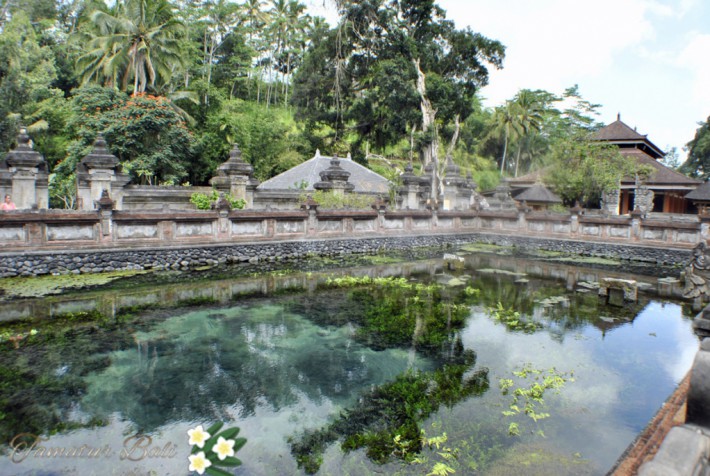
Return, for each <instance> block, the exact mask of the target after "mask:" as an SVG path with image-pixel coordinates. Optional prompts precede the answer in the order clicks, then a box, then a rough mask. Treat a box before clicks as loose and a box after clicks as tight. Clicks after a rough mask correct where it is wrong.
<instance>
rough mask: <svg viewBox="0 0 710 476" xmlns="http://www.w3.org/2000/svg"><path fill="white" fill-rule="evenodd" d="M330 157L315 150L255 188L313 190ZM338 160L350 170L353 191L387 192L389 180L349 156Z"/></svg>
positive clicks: (349, 180) (349, 181)
mask: <svg viewBox="0 0 710 476" xmlns="http://www.w3.org/2000/svg"><path fill="white" fill-rule="evenodd" d="M332 158H333V157H328V156H325V155H320V152H319V151H316V155H315V157H313V158H312V159H309V160H307V161H305V162H303V163H301V164H298V165H297V166H295V167H293V168H291V169H289V170H287V171H285V172H283V173H281V174H279V175H277V176H275V177H272V178H270V179H269V180H266V181H264V182H262V183H261V184H259V186H258V187H257V190H273V191H275V190H299V189H301V190H304V191H309V190H314V188H313V185H314V184H316V183H318V182H320V181H321V177H320V173H321V172H322V171H324V170H325V169H327V168H328V167H330V161H331V159H332ZM339 160H340V167H342V168H343V169H345V170H346V171H347V172H350V176H349V177H348V183H351V184H353V185H354V186H355V189H354V190H353V192H360V193H380V194H385V195H386V194H388V193H389V181H388V180H387V179H386V178H384V177H383V176H382V175H380V174H378V173H375V172H373V171H372V170H370V169H368V168H367V167H364V166H362V165H360V164H358V163H357V162H354V161H353V160H352V159H350V158H349V157H348V158H342V157H339Z"/></svg>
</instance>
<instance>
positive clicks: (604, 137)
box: [591, 117, 666, 158]
mask: <svg viewBox="0 0 710 476" xmlns="http://www.w3.org/2000/svg"><path fill="white" fill-rule="evenodd" d="M591 139H592V140H595V141H599V142H608V143H610V144H615V145H618V146H619V147H621V148H624V147H639V148H642V149H644V150H646V152H647V153H648V154H649V155H651V156H652V157H654V158H660V157H663V156H664V155H666V153H665V152H663V151H662V150H661V149H660V148H659V147H658V146H657V145H656V144H654V143H653V142H651V141H650V140H649V138H648V135H644V134H639V133H638V132H636V131H635V130H634V129H632V128H631V127H629V126H627V125H626V124H624V123H623V122H622V121H621V119H620V117H617V119H616V121H614V122H612V123H611V124H609V125H608V126H606V127H602V128H601V129H599V130H598V131H597V132H595V133H594V134H592V137H591Z"/></svg>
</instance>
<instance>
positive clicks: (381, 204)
mask: <svg viewBox="0 0 710 476" xmlns="http://www.w3.org/2000/svg"><path fill="white" fill-rule="evenodd" d="M371 206H372V209H373V210H378V211H379V210H384V209H385V208H387V202H386V201H385V200H383V199H382V197H379V196H378V197H377V199H376V200H375V201H374V202H372V205H371Z"/></svg>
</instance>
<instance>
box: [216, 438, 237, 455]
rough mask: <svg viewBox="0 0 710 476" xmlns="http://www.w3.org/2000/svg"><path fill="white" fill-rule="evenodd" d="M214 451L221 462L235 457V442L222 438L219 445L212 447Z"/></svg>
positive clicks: (219, 439) (218, 442) (218, 440)
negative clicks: (229, 457)
mask: <svg viewBox="0 0 710 476" xmlns="http://www.w3.org/2000/svg"><path fill="white" fill-rule="evenodd" d="M212 451H214V452H215V453H217V457H218V458H219V459H220V460H223V459H224V458H226V457H227V456H234V440H225V439H224V438H222V437H221V436H220V437H219V438H218V439H217V444H216V445H214V446H213V447H212Z"/></svg>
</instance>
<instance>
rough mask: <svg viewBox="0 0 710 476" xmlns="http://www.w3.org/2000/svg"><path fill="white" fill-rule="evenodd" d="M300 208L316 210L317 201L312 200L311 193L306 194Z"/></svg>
mask: <svg viewBox="0 0 710 476" xmlns="http://www.w3.org/2000/svg"><path fill="white" fill-rule="evenodd" d="M301 208H302V209H304V210H316V209H317V208H318V202H316V201H315V200H313V196H312V195H311V194H308V196H307V197H306V201H305V202H303V203H302V204H301Z"/></svg>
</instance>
